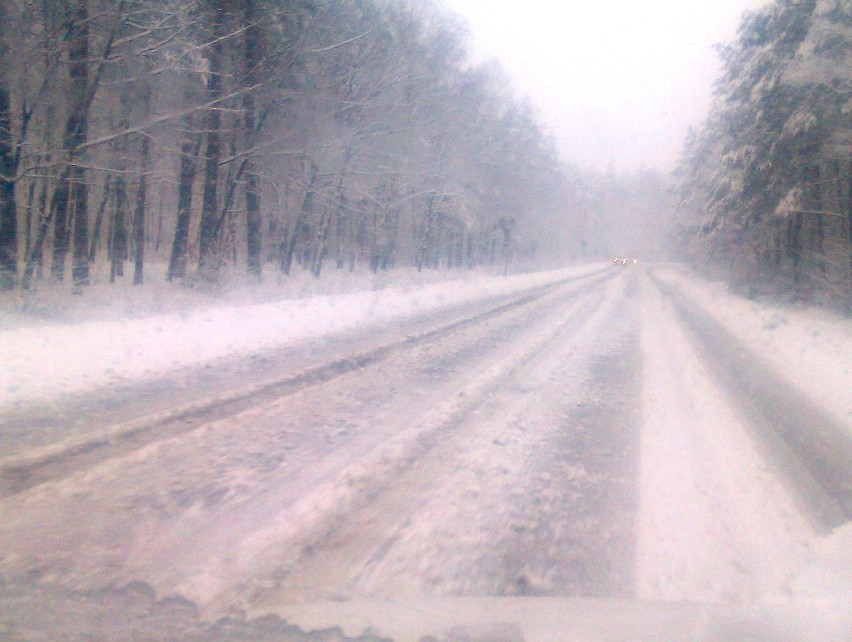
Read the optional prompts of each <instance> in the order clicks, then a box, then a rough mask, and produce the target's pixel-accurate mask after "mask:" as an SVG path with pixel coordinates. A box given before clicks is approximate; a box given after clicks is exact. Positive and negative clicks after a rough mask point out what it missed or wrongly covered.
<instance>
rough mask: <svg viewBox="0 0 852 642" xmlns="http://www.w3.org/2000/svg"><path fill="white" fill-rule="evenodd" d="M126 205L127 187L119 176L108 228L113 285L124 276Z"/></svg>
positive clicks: (110, 276)
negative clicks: (118, 278) (118, 277)
mask: <svg viewBox="0 0 852 642" xmlns="http://www.w3.org/2000/svg"><path fill="white" fill-rule="evenodd" d="M126 203H127V185H126V184H125V182H124V177H121V176H120V177H119V178H117V179H116V182H115V212H114V214H113V222H112V225H111V226H110V231H111V233H112V234H111V236H112V238H111V240H110V272H109V282H110V283H115V277H117V276H124V261H126V260H127V221H126V217H125V215H124V206H125V204H126Z"/></svg>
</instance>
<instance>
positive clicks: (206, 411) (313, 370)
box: [0, 270, 613, 497]
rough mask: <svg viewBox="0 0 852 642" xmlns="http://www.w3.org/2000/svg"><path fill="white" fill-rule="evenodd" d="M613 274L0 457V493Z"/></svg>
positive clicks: (548, 288)
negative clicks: (553, 293) (565, 289)
mask: <svg viewBox="0 0 852 642" xmlns="http://www.w3.org/2000/svg"><path fill="white" fill-rule="evenodd" d="M612 276H613V273H612V272H611V271H609V270H607V271H604V272H602V273H593V274H592V275H583V276H580V277H571V278H569V279H565V280H563V281H559V282H557V283H555V284H550V285H547V286H544V287H538V288H535V289H533V290H532V292H526V293H524V295H523V296H521V297H517V296H515V297H513V298H512V299H511V300H509V301H508V302H506V301H502V302H500V303H499V304H498V305H496V306H493V307H490V308H488V309H486V310H485V311H484V312H481V311H480V312H477V313H476V314H474V315H472V316H464V317H462V318H459V319H455V320H453V321H452V322H450V323H445V324H442V325H440V326H438V327H432V328H429V329H427V330H425V331H421V332H418V333H416V334H410V335H407V336H405V337H403V338H402V339H394V340H391V341H390V342H386V343H382V344H380V345H378V346H374V347H370V348H368V349H366V350H360V351H356V352H352V353H350V354H347V355H345V356H343V357H339V358H336V359H332V360H330V361H327V362H325V363H321V364H319V365H314V366H309V367H305V368H303V369H301V370H298V371H296V372H288V373H287V374H285V375H283V376H278V377H273V378H271V379H267V380H264V381H261V382H258V383H253V384H251V385H248V386H245V387H241V388H237V389H232V390H229V391H227V392H225V393H222V394H219V395H216V396H213V397H207V398H203V399H200V400H196V401H192V402H189V403H185V404H181V405H179V406H177V407H173V408H169V409H167V410H164V411H161V412H158V413H154V414H149V415H146V416H143V417H140V418H137V419H133V420H130V421H127V422H123V423H120V424H117V425H112V426H107V427H106V428H105V429H101V430H99V431H97V432H95V433H94V434H85V435H83V436H81V437H75V438H71V439H65V440H60V441H58V442H56V443H52V444H49V445H47V446H43V447H40V448H36V449H34V450H30V451H27V452H25V453H23V454H17V455H14V456H11V457H7V458H5V459H2V460H0V497H3V496H7V495H12V494H16V493H19V492H22V491H24V490H27V489H29V488H33V487H34V486H37V485H39V484H42V483H45V482H46V481H49V480H52V479H57V478H61V477H63V476H66V475H68V474H71V473H73V472H75V471H77V470H79V469H82V468H86V467H88V466H92V465H94V464H96V463H98V462H100V461H103V460H104V459H107V458H112V457H120V456H122V455H124V454H126V453H127V452H130V451H132V450H137V449H139V448H141V447H143V446H145V445H147V444H150V443H153V442H156V441H160V440H162V439H166V438H169V437H171V436H174V435H176V434H180V433H184V432H189V431H192V430H194V429H195V428H197V427H198V426H200V425H203V424H204V423H205V422H208V421H211V420H218V419H221V418H223V417H226V416H231V415H235V414H237V413H239V412H241V411H242V410H245V409H246V408H250V407H252V406H254V405H257V404H258V403H263V402H264V401H267V400H270V399H276V398H281V397H284V396H287V395H292V394H294V393H296V392H298V391H299V390H302V389H304V388H306V387H308V386H313V385H318V384H322V383H326V382H328V381H330V380H332V379H334V378H336V377H340V376H342V375H344V374H347V373H350V372H353V371H356V370H358V369H360V368H363V367H366V366H368V365H371V364H374V363H377V362H380V361H382V360H384V359H386V358H387V357H388V356H390V355H391V354H394V353H396V352H398V351H400V350H406V349H412V348H416V347H418V346H421V345H424V344H427V343H429V342H431V341H436V340H439V339H441V338H442V337H446V336H448V335H449V334H452V333H453V332H456V331H458V330H460V329H463V328H465V327H467V326H470V325H474V324H478V323H482V322H485V321H488V320H490V319H492V318H495V317H497V316H500V315H502V314H506V313H509V312H511V311H513V310H515V309H517V308H522V307H523V306H526V305H529V304H531V303H534V302H536V301H538V300H540V299H541V298H542V297H545V296H547V295H548V294H550V293H552V292H554V291H556V290H558V289H559V288H564V287H565V286H567V285H570V284H578V286H579V287H581V288H584V287H587V286H591V285H595V284H597V283H599V282H603V281H606V280H608V279H610V278H612ZM19 421H20V420H19ZM42 421H44V419H42ZM54 421H55V422H57V423H61V422H62V421H68V419H67V417H66V418H59V417H56V418H54Z"/></svg>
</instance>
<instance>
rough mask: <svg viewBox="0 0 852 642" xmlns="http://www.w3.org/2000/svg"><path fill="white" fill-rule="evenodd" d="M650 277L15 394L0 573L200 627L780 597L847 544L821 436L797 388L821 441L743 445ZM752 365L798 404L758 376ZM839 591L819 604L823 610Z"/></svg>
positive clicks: (745, 435) (756, 411)
mask: <svg viewBox="0 0 852 642" xmlns="http://www.w3.org/2000/svg"><path fill="white" fill-rule="evenodd" d="M663 276H665V275H663ZM661 278H662V277H660V276H659V275H655V274H653V273H652V271H649V270H646V269H645V268H643V267H635V266H627V267H624V268H621V267H618V268H612V269H611V270H608V271H605V272H600V271H589V272H588V273H585V274H577V275H574V276H573V277H572V278H570V279H562V280H560V281H558V282H555V283H554V282H552V281H551V282H549V283H548V282H542V283H538V284H534V287H527V288H526V289H518V290H517V291H514V292H510V293H502V294H501V297H502V298H499V300H498V299H488V300H481V301H479V302H477V303H471V304H467V305H460V306H459V307H458V308H457V309H455V310H454V311H453V312H452V313H450V312H447V311H446V310H445V311H444V312H442V313H441V315H440V316H434V315H432V316H430V315H428V314H425V313H423V314H421V315H420V316H419V317H417V318H416V319H411V320H410V321H409V322H408V323H407V324H402V325H400V324H397V323H395V324H386V325H385V327H384V328H380V329H379V330H376V331H371V333H367V334H362V335H357V336H355V335H351V336H348V337H346V338H340V337H337V338H335V337H334V336H332V335H329V336H328V337H326V339H325V340H324V342H323V343H322V344H321V345H320V344H311V349H304V350H303V351H301V352H300V351H299V350H298V349H296V348H293V347H291V348H289V349H288V351H286V352H275V351H271V352H270V353H269V355H268V357H267V360H265V361H263V362H258V361H257V360H256V359H255V360H244V361H239V360H235V361H233V362H229V363H228V364H226V365H224V366H222V373H224V374H221V375H217V374H215V373H207V374H203V373H202V374H198V373H197V372H195V371H192V372H190V371H186V372H182V373H181V374H174V373H172V374H170V375H168V377H166V380H167V381H168V382H169V384H170V385H169V386H168V390H165V388H156V387H155V388H150V387H149V388H145V387H141V388H140V390H143V391H145V395H147V396H146V397H144V399H143V400H142V401H140V399H139V397H138V396H136V397H133V395H131V394H130V392H129V391H130V390H132V389H131V388H128V389H127V390H123V391H120V392H116V391H112V392H109V391H101V392H99V393H93V394H92V395H90V398H89V399H88V400H87V401H85V402H83V401H81V400H76V401H75V400H74V399H70V400H65V401H62V402H56V403H57V405H56V407H55V408H54V413H53V414H51V411H50V408H49V407H46V406H44V405H41V406H36V405H32V406H29V407H28V406H26V404H24V405H22V406H21V407H20V408H18V409H17V410H16V411H15V413H10V414H9V415H8V416H7V417H6V418H4V419H3V420H2V422H5V424H3V425H4V431H5V436H4V437H3V440H4V441H3V442H0V443H4V444H8V448H7V449H6V451H5V452H4V453H3V455H4V456H3V457H2V458H0V460H2V461H0V465H2V468H0V483H2V486H0V572H2V575H3V577H4V578H6V580H7V581H12V582H22V583H23V582H26V583H30V584H41V585H45V586H58V587H62V588H63V589H69V590H74V591H77V590H82V591H87V590H93V589H112V588H120V587H123V586H126V585H128V584H129V583H131V582H143V583H144V585H146V586H149V587H151V589H152V590H153V591H154V592H155V594H156V595H157V596H169V595H181V596H183V597H184V598H186V599H189V600H191V601H193V602H194V603H196V604H198V605H199V607H201V608H202V610H203V612H205V613H206V614H208V615H212V614H215V613H226V612H228V611H229V609H233V608H239V609H244V610H246V611H248V612H252V613H264V612H273V613H274V612H280V613H285V612H286V605H288V604H293V603H300V602H301V603H304V602H316V601H321V600H351V599H365V598H367V599H405V598H414V597H418V596H427V597H432V598H439V597H444V596H461V595H465V596H485V595H488V596H509V595H513V596H544V595H571V596H594V597H619V598H638V599H643V600H671V601H696V602H705V603H725V604H743V605H754V604H760V603H761V602H762V601H764V600H766V599H767V597H768V596H776V595H782V594H784V593H785V592H786V593H789V591H790V590H791V587H792V586H796V585H797V584H796V581H797V578H798V577H800V576H801V575H802V573H803V572H804V571H805V569H807V568H809V566H810V565H812V561H813V558H814V555H815V551H816V550H818V549H819V546H820V544H821V543H822V542H824V541H825V540H826V538H833V539H832V540H831V541H832V542H833V543H835V544H837V543H838V541H839V546H840V547H841V549H842V550H847V551H848V550H850V549H849V548H848V545H849V543H850V542H849V539H850V538H849V535H850V533H849V527H848V524H847V522H848V520H849V518H850V515H849V504H848V499H849V488H848V487H847V484H848V480H847V478H848V470H847V471H845V470H844V469H843V464H844V463H848V462H852V450H850V446H849V441H848V437H847V435H848V433H847V429H848V425H847V423H846V420H845V419H844V418H843V417H838V415H837V412H836V411H833V410H832V408H829V409H828V410H826V413H825V415H821V414H819V407H820V403H819V402H820V400H819V399H813V398H811V397H808V394H807V391H806V390H803V391H801V395H802V399H805V400H807V403H808V404H811V405H814V406H815V407H816V408H817V410H815V411H814V413H815V414H812V415H807V417H809V418H810V420H812V421H820V422H823V423H824V424H825V425H820V426H813V430H812V431H810V432H811V436H810V438H809V439H806V440H804V441H802V443H799V445H798V446H797V447H795V448H793V447H789V446H788V441H789V439H790V437H789V434H788V432H789V430H793V428H795V430H799V431H801V430H809V429H808V428H807V427H805V428H802V427H801V426H799V425H798V424H796V423H795V418H793V419H791V420H790V421H791V422H792V423H791V424H790V425H791V426H793V428H790V429H789V430H788V431H787V432H784V431H780V432H779V434H778V435H776V436H775V437H774V438H773V439H765V438H764V437H763V436H762V435H765V434H766V433H767V429H766V426H765V425H763V424H772V425H775V423H777V422H775V421H774V420H773V419H772V418H771V416H767V417H763V415H764V414H766V413H764V411H763V410H761V408H763V406H762V405H761V404H760V403H756V404H754V405H752V406H748V405H747V404H746V403H745V402H744V401H743V399H741V398H740V397H739V396H738V395H737V394H736V390H733V389H732V383H734V382H736V379H735V378H734V379H732V378H731V377H729V376H727V375H726V374H725V367H726V366H724V363H723V361H724V360H720V359H716V357H715V356H714V354H715V352H719V351H722V348H723V346H721V345H720V346H719V347H718V350H715V348H714V345H715V344H714V343H713V341H709V340H706V339H707V338H708V337H707V336H705V335H706V332H708V331H703V330H702V329H701V328H700V327H698V326H697V325H696V324H695V323H692V322H690V320H689V318H687V316H686V314H685V313H684V311H683V309H682V308H679V307H678V305H679V304H678V301H679V300H680V299H679V298H678V297H680V298H683V297H685V296H686V294H677V292H680V290H677V289H676V285H672V282H673V281H672V280H671V279H665V283H666V285H663V284H662V282H661V281H660V279H661ZM681 290H683V286H682V285H681ZM680 305H681V306H682V305H685V304H683V303H682V302H681V303H680ZM693 313H694V314H698V312H695V310H693ZM702 332H704V333H705V334H702ZM711 338H712V337H711ZM714 340H715V339H714ZM732 341H733V339H732ZM728 349H730V346H728ZM742 349H743V350H748V347H747V346H746V347H745V348H742ZM285 362H286V367H284V365H282V364H283V363H285ZM720 363H721V364H722V365H720ZM755 372H756V373H757V374H754V373H752V375H753V376H754V377H760V376H765V377H770V376H771V377H777V378H778V381H781V382H783V383H781V384H777V385H782V386H789V390H788V397H790V396H792V397H794V398H796V399H798V396H797V395H798V394H799V392H798V389H797V388H796V387H795V382H794V381H789V380H788V379H789V378H785V377H784V373H783V372H781V371H780V370H779V369H777V368H776V369H774V370H772V372H771V374H770V373H766V374H764V375H760V373H759V372H758V371H755ZM239 373H243V374H242V375H240V374H239ZM226 375H227V376H226ZM273 375H274V376H273ZM838 376H841V375H838ZM235 379H238V383H239V385H238V386H235V385H234V383H235V382H234V380H235ZM229 381H230V388H229V387H228V382H229ZM773 381H775V379H773ZM178 382H179V383H180V384H181V385H176V384H177V383H178ZM235 388H238V389H239V391H241V392H239V394H236V393H234V389H235ZM176 390H177V392H176ZM755 390H757V391H758V392H756V393H753V394H752V396H754V395H759V394H762V393H760V392H759V390H760V387H757V388H755ZM785 390H786V388H785ZM202 393H203V394H202ZM145 399H148V400H149V401H145ZM75 403H76V404H78V407H79V410H78V411H77V412H76V413H75V412H74V410H73V408H74V406H73V404H75ZM801 403H802V404H804V403H805V401H802V402H801ZM63 404H64V405H63ZM69 404H72V405H69ZM764 405H765V404H764ZM769 405H772V404H769ZM828 405H829V406H832V403H829V404H828ZM175 406H177V407H179V408H180V410H179V411H170V410H169V409H170V408H173V407H175ZM802 407H803V406H802ZM809 407H810V406H809ZM832 407H834V408H835V410H836V407H837V403H834V404H833V406H832ZM146 408H147V409H148V410H149V412H148V413H147V414H146V413H145V412H144V410H145V409H146ZM28 413H29V414H28ZM75 415H76V418H77V421H74V420H73V418H74V416H75ZM761 417H763V418H761ZM813 417H816V418H817V419H813ZM820 417H822V419H820ZM27 425H30V426H32V425H37V426H40V427H41V429H40V430H39V431H37V432H38V433H39V436H38V437H32V438H31V440H30V441H27V439H25V438H24V431H25V428H26V426H27ZM116 426H118V428H116ZM9 435H18V438H15V439H13V438H11V437H9ZM779 435H780V436H779ZM800 441H801V440H800ZM16 444H17V445H16ZM20 444H24V445H23V446H22V445H20ZM825 451H830V452H831V453H833V455H832V457H833V459H832V457H829V458H828V459H826V458H823V459H820V458H819V456H817V455H814V457H815V459H813V458H812V460H811V459H809V457H810V455H809V453H813V452H825ZM33 453H36V455H34V454H33ZM814 461H816V462H817V464H816V465H817V466H818V467H822V468H825V470H824V471H823V472H826V471H828V473H829V474H823V475H819V474H816V473H814V472H813V470H814V468H813V467H814V465H815V464H814V463H813V462H814ZM791 462H792V464H796V462H798V464H797V465H792V464H791ZM832 466H834V468H831V467H832ZM847 581H848V578H847V577H845V576H842V575H841V576H840V577H839V578H835V579H833V580H831V579H829V580H826V583H825V585H824V586H822V588H821V590H823V591H824V593H825V594H827V595H830V596H834V595H835V591H837V592H836V595H837V596H841V597H837V599H841V598H842V594H845V593H843V592H842V591H841V590H838V586H839V588H840V589H842V588H843V587H844V583H845V582H847ZM832 582H834V583H832ZM848 586H849V585H848V584H845V588H848Z"/></svg>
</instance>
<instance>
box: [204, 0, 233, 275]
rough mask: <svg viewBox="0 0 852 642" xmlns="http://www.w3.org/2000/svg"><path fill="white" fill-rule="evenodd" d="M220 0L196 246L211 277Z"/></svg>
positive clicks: (219, 93)
mask: <svg viewBox="0 0 852 642" xmlns="http://www.w3.org/2000/svg"><path fill="white" fill-rule="evenodd" d="M225 6H226V3H225V1H224V0H217V2H216V3H215V5H214V8H213V42H212V43H211V44H210V51H209V54H208V58H207V59H208V62H209V65H210V79H209V80H208V82H207V100H208V102H210V103H211V105H210V107H208V109H207V113H206V114H205V122H204V129H205V132H206V134H207V148H206V149H205V151H204V192H203V194H202V200H201V223H200V229H199V243H198V252H199V256H198V267H199V269H200V270H201V271H202V272H204V273H206V275H207V276H208V277H210V276H212V273H213V271H214V270H215V268H216V265H217V262H216V260H215V256H214V254H215V252H216V231H217V227H218V212H217V207H216V205H217V188H218V182H219V151H220V147H221V142H220V129H221V126H222V117H221V114H220V111H219V110H220V108H221V106H220V105H219V100H220V99H221V97H222V66H223V63H224V60H223V58H224V47H223V42H222V39H223V38H224V36H225Z"/></svg>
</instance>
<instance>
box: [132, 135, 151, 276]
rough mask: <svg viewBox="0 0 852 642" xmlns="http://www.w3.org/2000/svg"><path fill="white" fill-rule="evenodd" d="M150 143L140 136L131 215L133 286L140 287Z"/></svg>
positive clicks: (142, 273)
mask: <svg viewBox="0 0 852 642" xmlns="http://www.w3.org/2000/svg"><path fill="white" fill-rule="evenodd" d="M150 145H151V141H150V140H149V139H148V136H147V134H143V135H142V174H141V176H139V186H138V188H137V191H136V207H135V211H134V213H133V242H134V247H133V285H142V283H143V282H144V280H145V277H144V267H145V204H146V200H147V195H148V164H149V156H150Z"/></svg>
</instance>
